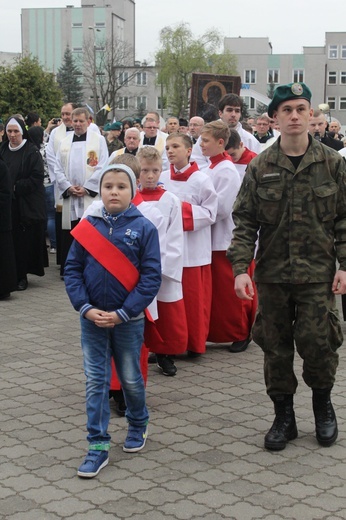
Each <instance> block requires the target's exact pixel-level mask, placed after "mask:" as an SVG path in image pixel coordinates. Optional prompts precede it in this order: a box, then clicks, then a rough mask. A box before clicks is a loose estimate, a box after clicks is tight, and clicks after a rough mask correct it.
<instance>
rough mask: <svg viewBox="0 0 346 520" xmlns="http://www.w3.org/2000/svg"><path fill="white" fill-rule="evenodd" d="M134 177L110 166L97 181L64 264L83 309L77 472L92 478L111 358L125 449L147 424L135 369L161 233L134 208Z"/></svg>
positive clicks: (101, 449) (99, 459)
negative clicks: (81, 456) (82, 443)
mask: <svg viewBox="0 0 346 520" xmlns="http://www.w3.org/2000/svg"><path fill="white" fill-rule="evenodd" d="M135 193H136V178H135V175H134V173H133V171H132V170H131V168H129V167H128V166H126V165H122V164H117V165H111V166H107V167H106V168H105V169H104V170H103V172H102V174H101V179H100V195H101V198H102V202H103V207H102V208H101V209H98V210H95V215H89V216H88V217H87V218H86V219H83V220H82V221H81V222H80V223H79V224H78V226H77V227H76V228H75V229H74V230H73V232H72V234H73V236H74V238H75V240H74V242H73V244H72V246H71V249H70V252H69V255H68V258H67V261H66V265H65V272H64V279H65V284H66V291H67V294H68V296H69V298H70V300H71V303H72V305H73V307H74V308H75V309H76V310H77V311H79V312H80V321H81V343H82V351H83V359H84V371H85V375H86V379H87V380H86V409H87V429H88V436H87V439H88V441H89V451H88V454H87V456H86V458H85V460H84V461H83V463H82V464H81V466H80V467H79V469H78V475H79V476H80V477H84V478H92V477H95V476H96V475H97V474H98V473H99V472H100V470H101V469H102V468H103V467H105V466H106V465H107V464H108V461H109V458H108V450H109V447H110V439H111V437H110V435H109V433H108V431H107V429H108V423H109V418H110V408H109V385H110V376H111V356H112V355H113V356H114V360H115V364H116V367H117V372H118V378H119V380H120V382H121V385H122V388H123V391H124V396H125V402H126V418H127V421H128V423H129V427H128V434H127V437H126V440H125V443H124V446H123V450H124V451H126V452H130V453H132V452H137V451H139V450H141V449H142V448H143V447H144V445H145V441H146V437H147V424H148V419H149V414H148V410H147V407H146V404H145V387H144V382H143V378H142V375H141V371H140V364H139V361H140V351H141V346H142V343H143V335H144V322H145V309H146V307H147V306H148V305H149V303H150V302H151V301H152V300H153V298H154V297H155V296H156V294H157V292H158V290H159V288H160V284H161V264H160V248H159V241H158V234H157V230H156V228H155V226H154V225H153V224H152V223H151V222H149V220H147V219H146V218H145V217H143V215H142V214H141V213H140V212H139V211H138V210H137V208H136V207H135V206H134V205H133V204H131V200H132V199H133V197H134V195H135Z"/></svg>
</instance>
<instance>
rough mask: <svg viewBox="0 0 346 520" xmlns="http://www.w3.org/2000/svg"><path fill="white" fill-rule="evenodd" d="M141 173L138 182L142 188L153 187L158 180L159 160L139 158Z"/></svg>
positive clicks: (160, 167) (160, 168)
mask: <svg viewBox="0 0 346 520" xmlns="http://www.w3.org/2000/svg"><path fill="white" fill-rule="evenodd" d="M140 162H141V173H140V174H139V182H140V184H141V186H142V188H148V189H152V190H153V189H154V188H156V186H157V183H158V181H159V178H160V175H161V171H162V164H161V162H160V161H147V160H146V159H141V161H140Z"/></svg>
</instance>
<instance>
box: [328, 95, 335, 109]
mask: <svg viewBox="0 0 346 520" xmlns="http://www.w3.org/2000/svg"><path fill="white" fill-rule="evenodd" d="M327 103H328V105H329V108H330V110H335V106H336V99H335V97H334V96H331V97H327Z"/></svg>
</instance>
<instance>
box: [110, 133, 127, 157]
mask: <svg viewBox="0 0 346 520" xmlns="http://www.w3.org/2000/svg"><path fill="white" fill-rule="evenodd" d="M107 147H108V153H109V155H112V153H113V152H116V151H117V150H120V148H124V143H122V142H121V141H120V139H118V138H117V137H116V138H115V139H113V141H107Z"/></svg>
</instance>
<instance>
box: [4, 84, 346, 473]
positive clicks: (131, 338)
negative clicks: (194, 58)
mask: <svg viewBox="0 0 346 520" xmlns="http://www.w3.org/2000/svg"><path fill="white" fill-rule="evenodd" d="M242 111H243V101H242V99H241V98H240V97H239V96H238V95H236V94H226V95H225V96H223V98H222V99H221V100H220V102H219V106H218V113H219V119H218V120H215V121H209V122H205V121H204V120H203V119H202V118H201V117H199V116H193V117H191V119H190V120H189V121H187V120H184V119H181V118H178V117H169V118H168V119H167V120H166V122H165V124H164V125H162V124H161V119H160V116H159V114H158V113H156V112H148V113H147V114H146V116H145V117H144V118H143V120H136V119H131V118H128V119H127V120H126V121H123V122H122V123H121V122H117V121H116V122H112V123H108V124H107V125H105V126H104V127H103V128H99V127H97V126H96V125H95V123H93V122H92V118H91V116H90V113H89V111H88V109H87V108H85V107H74V106H73V104H72V103H66V104H65V105H64V106H63V107H62V109H61V118H57V119H52V120H51V121H49V123H48V125H47V128H46V129H45V130H43V128H42V126H41V121H40V118H39V116H38V114H35V113H31V114H28V115H27V117H26V118H25V120H24V118H23V117H22V116H21V115H20V114H15V115H13V116H11V117H10V118H9V119H8V121H7V122H6V124H5V128H4V130H5V134H4V139H3V142H2V144H1V147H0V175H1V177H0V187H1V215H0V217H1V220H0V224H1V233H0V240H1V243H0V247H1V248H2V250H3V251H6V254H2V255H1V256H0V265H1V267H2V269H1V272H2V273H3V274H4V276H3V277H2V279H1V281H0V298H1V299H6V298H8V297H9V295H10V293H11V292H12V291H14V290H19V291H22V290H26V289H27V287H28V278H27V275H28V274H35V275H38V276H42V275H43V274H44V267H45V266H46V265H47V261H48V254H47V253H48V252H49V253H51V254H56V259H57V263H58V265H60V266H61V270H60V276H61V278H62V279H64V281H65V285H66V290H67V293H68V296H69V298H70V300H71V303H72V305H73V306H74V308H75V309H76V310H77V311H78V312H79V313H80V316H81V338H82V339H81V342H82V351H83V358H84V369H85V374H86V378H87V387H86V388H87V390H86V400H87V429H88V437H87V439H88V442H89V450H88V454H87V456H86V458H85V459H84V461H83V463H82V464H81V466H80V467H79V469H78V475H79V476H80V477H85V478H91V477H94V476H96V475H97V474H98V473H99V471H100V470H101V469H102V468H103V467H104V466H106V464H107V463H108V460H109V459H108V451H109V448H110V435H109V433H108V423H109V417H110V407H109V396H113V397H114V399H115V401H116V409H117V413H119V415H125V416H126V418H127V421H128V423H129V428H128V434H127V438H126V441H125V444H124V447H123V449H124V451H126V452H131V453H132V452H137V451H140V450H141V449H143V447H144V445H145V442H146V438H147V425H148V420H149V413H148V409H147V407H146V402H145V383H146V378H147V372H148V362H154V363H156V364H157V367H158V368H159V370H160V371H161V372H162V374H163V375H165V376H175V375H176V374H177V371H178V367H177V366H176V360H177V359H179V357H178V358H177V357H176V356H180V355H182V354H185V353H186V354H187V356H188V357H189V358H191V359H192V360H194V359H197V358H199V357H200V356H201V355H203V354H204V353H205V351H206V348H207V347H206V346H207V345H208V342H210V343H212V344H215V343H216V344H227V347H228V350H229V351H230V352H231V353H233V354H234V353H239V352H242V351H244V350H246V349H247V347H248V345H249V343H250V341H251V339H252V337H253V339H254V340H255V342H256V343H257V344H258V345H259V346H260V347H261V348H262V350H263V352H264V360H265V361H264V373H265V383H266V389H267V393H268V395H269V396H270V398H271V399H272V400H273V402H274V410H275V420H274V423H273V425H272V427H271V429H270V430H269V432H268V433H267V435H266V437H265V447H266V448H267V449H270V450H281V449H284V448H285V446H286V444H287V442H288V441H290V440H293V439H295V438H296V437H297V435H298V432H297V425H296V421H295V415H294V409H293V395H294V394H295V392H296V388H297V380H296V377H295V375H294V371H293V358H294V343H295V345H296V347H297V350H298V352H299V354H300V356H301V357H302V358H303V360H304V365H303V378H304V381H305V382H306V384H307V385H308V386H309V387H310V388H311V389H312V393H313V411H314V416H315V424H316V437H317V440H318V442H319V443H320V444H321V445H322V446H330V445H331V444H333V443H334V442H335V440H336V438H337V435H338V430H337V421H336V416H335V412H334V408H333V406H332V403H331V397H330V394H331V389H332V387H333V384H334V381H335V374H336V369H337V365H338V354H337V352H336V351H337V348H338V347H339V346H340V345H341V343H342V332H341V327H340V322H339V319H338V315H337V311H336V309H335V295H337V294H345V293H346V272H345V270H346V265H345V259H346V191H345V190H346V183H345V181H346V178H345V176H346V165H345V160H344V158H343V157H342V156H344V157H345V154H344V153H343V150H344V146H343V145H344V141H343V139H344V138H343V136H342V134H341V133H340V131H341V127H340V124H339V122H337V121H333V122H331V123H329V127H328V122H327V120H326V118H325V116H324V114H323V113H322V112H321V111H316V110H315V111H314V110H313V109H312V108H311V91H310V90H309V88H308V87H307V86H306V85H305V84H303V83H294V84H289V85H283V86H279V87H278V88H277V89H276V91H275V93H274V97H273V99H272V101H271V102H270V105H269V106H268V113H266V114H262V115H260V116H258V118H257V119H256V120H254V119H252V118H249V119H248V120H247V121H242V120H241V119H242ZM338 151H339V153H338ZM47 244H48V248H47ZM337 261H338V262H339V264H340V266H339V267H338V269H337V270H336V262H337ZM148 351H150V352H151V354H150V356H148Z"/></svg>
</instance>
